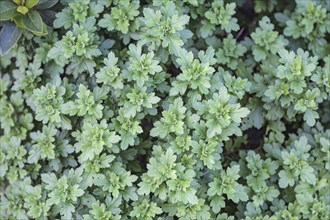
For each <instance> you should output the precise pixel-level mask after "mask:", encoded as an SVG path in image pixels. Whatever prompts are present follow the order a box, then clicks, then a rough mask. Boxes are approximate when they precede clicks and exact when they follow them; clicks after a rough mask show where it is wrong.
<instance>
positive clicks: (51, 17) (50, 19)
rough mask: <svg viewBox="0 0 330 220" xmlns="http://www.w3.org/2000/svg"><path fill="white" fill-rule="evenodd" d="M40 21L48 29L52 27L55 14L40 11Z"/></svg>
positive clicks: (48, 11) (53, 12)
mask: <svg viewBox="0 0 330 220" xmlns="http://www.w3.org/2000/svg"><path fill="white" fill-rule="evenodd" d="M40 15H41V18H42V20H43V21H44V22H45V23H46V24H47V25H48V26H50V27H53V22H54V20H55V18H56V16H55V15H56V12H55V11H51V10H45V11H40Z"/></svg>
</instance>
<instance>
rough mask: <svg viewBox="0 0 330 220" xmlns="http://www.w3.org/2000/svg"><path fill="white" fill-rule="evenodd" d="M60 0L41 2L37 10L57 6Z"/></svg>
mask: <svg viewBox="0 0 330 220" xmlns="http://www.w3.org/2000/svg"><path fill="white" fill-rule="evenodd" d="M57 2H58V0H40V1H39V3H38V4H37V5H36V7H35V9H42V10H44V9H48V8H51V7H53V6H54V5H56V3H57Z"/></svg>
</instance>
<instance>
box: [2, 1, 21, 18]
mask: <svg viewBox="0 0 330 220" xmlns="http://www.w3.org/2000/svg"><path fill="white" fill-rule="evenodd" d="M16 8H17V5H15V4H14V3H12V2H7V1H2V2H0V20H9V19H12V18H13V17H15V15H17V11H16Z"/></svg>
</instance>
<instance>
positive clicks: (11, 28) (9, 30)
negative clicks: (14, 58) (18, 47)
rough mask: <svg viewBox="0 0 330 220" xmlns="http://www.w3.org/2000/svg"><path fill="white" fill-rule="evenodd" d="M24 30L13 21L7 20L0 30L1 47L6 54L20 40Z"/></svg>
mask: <svg viewBox="0 0 330 220" xmlns="http://www.w3.org/2000/svg"><path fill="white" fill-rule="evenodd" d="M22 32H23V30H22V29H21V28H19V27H17V26H16V25H15V24H14V23H13V22H6V23H5V24H4V25H3V27H2V29H1V31H0V48H1V51H2V54H3V55H4V54H6V53H7V52H8V51H9V50H10V49H11V48H12V47H13V46H14V45H15V44H16V43H17V41H18V40H19V38H20V37H21V35H22Z"/></svg>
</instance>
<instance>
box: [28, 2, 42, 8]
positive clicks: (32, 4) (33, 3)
mask: <svg viewBox="0 0 330 220" xmlns="http://www.w3.org/2000/svg"><path fill="white" fill-rule="evenodd" d="M38 2H39V0H26V1H25V6H26V7H28V8H33V7H34V6H36V4H38Z"/></svg>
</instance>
